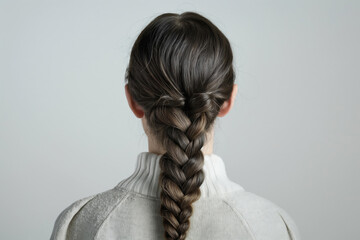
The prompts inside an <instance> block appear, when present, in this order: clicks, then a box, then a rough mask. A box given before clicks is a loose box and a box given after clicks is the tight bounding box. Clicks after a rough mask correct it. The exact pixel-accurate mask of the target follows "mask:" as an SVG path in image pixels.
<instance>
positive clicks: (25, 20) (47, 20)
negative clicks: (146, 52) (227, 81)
mask: <svg viewBox="0 0 360 240" xmlns="http://www.w3.org/2000/svg"><path fill="white" fill-rule="evenodd" d="M188 10H189V11H197V12H198V13H200V14H203V15H204V16H205V17H208V18H209V19H210V20H211V21H213V22H214V23H215V24H216V25H217V26H218V27H219V28H220V29H221V30H222V31H223V32H224V33H225V34H226V35H227V37H228V38H229V40H230V42H231V44H232V47H233V51H234V56H235V59H234V64H235V67H236V74H237V79H236V83H237V84H238V85H239V92H238V95H237V98H236V101H235V105H234V108H233V109H232V111H231V112H230V113H229V114H228V115H227V116H225V117H224V118H220V119H219V122H218V124H217V126H216V132H215V144H214V152H215V153H217V154H218V155H220V156H221V157H222V158H223V159H224V161H225V164H226V168H227V171H228V175H229V177H230V178H231V179H232V180H233V181H235V182H237V183H238V184H240V185H242V186H243V187H244V188H245V189H246V190H248V191H250V192H253V193H256V194H258V195H260V196H263V197H265V198H267V199H269V200H271V201H273V202H274V203H276V204H278V205H279V206H281V207H282V208H284V209H285V210H286V211H287V212H288V213H289V214H290V215H291V216H292V217H293V219H294V220H295V221H296V223H297V225H298V227H299V229H300V233H301V234H302V237H303V239H304V240H305V239H308V240H315V239H317V240H318V239H327V240H338V239H355V238H357V237H358V236H359V234H360V230H359V226H358V225H359V214H360V207H359V202H360V186H359V185H360V184H359V183H360V177H359V174H358V173H359V167H360V166H359V156H360V151H359V141H360V127H359V121H360V113H359V109H360V98H359V90H360V89H359V88H360V83H359V75H360V74H359V54H360V51H359V50H360V47H359V42H360V35H359V29H360V26H359V25H360V17H359V10H360V4H359V1H342V0H341V1H340V0H339V1H182V2H177V3H173V2H172V1H155V2H154V1H133V2H131V3H130V2H128V1H127V2H126V3H125V2H121V1H1V2H0V27H1V32H0V34H1V38H0V43H1V44H0V51H1V54H0V68H1V71H0V80H1V81H0V110H1V112H0V114H1V115H0V160H1V161H0V164H1V165H0V182H1V189H0V192H1V193H0V195H1V204H0V213H1V214H0V225H1V230H0V239H48V238H49V237H50V233H51V231H52V228H53V224H54V221H55V218H56V217H57V216H58V214H59V213H60V212H61V211H62V210H63V209H64V208H65V207H67V206H68V205H70V204H71V203H72V202H74V201H75V200H78V199H80V198H83V197H85V196H89V195H91V194H94V193H98V192H102V191H105V190H107V189H110V188H112V187H114V186H115V185H116V184H117V183H118V182H120V181H121V180H122V179H123V178H125V177H127V176H129V174H130V173H132V171H133V170H134V168H135V158H136V155H137V154H138V153H139V152H141V151H147V138H146V135H145V134H144V132H143V130H142V127H141V122H140V119H137V118H136V117H135V116H134V115H133V113H132V112H131V111H130V109H129V107H128V104H127V102H126V97H125V93H124V73H125V67H126V65H127V61H128V58H129V53H130V48H131V46H132V44H133V41H134V40H135V38H136V37H137V35H138V34H139V32H140V30H141V29H142V28H143V27H145V25H146V24H147V23H148V22H149V21H150V20H152V19H153V18H154V17H155V16H157V15H159V14H161V13H164V12H177V13H180V12H183V11H188Z"/></svg>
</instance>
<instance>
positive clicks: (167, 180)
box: [126, 12, 235, 239]
mask: <svg viewBox="0 0 360 240" xmlns="http://www.w3.org/2000/svg"><path fill="white" fill-rule="evenodd" d="M232 61H233V55H232V50H231V47H230V43H229V41H228V39H227V38H226V37H225V35H224V34H223V33H222V32H221V31H220V30H219V29H218V28H217V27H216V26H215V25H214V24H213V23H212V22H210V20H208V19H207V18H205V17H203V16H201V15H200V14H198V13H195V12H184V13H182V14H175V13H165V14H162V15H159V16H157V17H156V18H155V19H154V20H152V21H151V22H150V23H149V24H148V25H147V26H146V27H145V28H144V29H143V30H142V32H141V33H140V35H139V36H138V38H137V39H136V41H135V43H134V45H133V47H132V50H131V55H130V61H129V65H128V68H127V69H126V81H127V82H128V89H129V93H130V95H131V96H132V98H133V99H134V101H135V102H136V103H137V104H138V105H140V106H141V107H142V109H143V110H144V116H145V118H146V121H147V124H148V126H149V129H150V130H151V134H153V135H154V136H155V138H156V139H157V141H158V142H159V143H160V144H161V145H162V146H163V148H164V149H166V153H165V154H163V155H162V156H161V159H160V167H161V174H160V179H159V184H160V187H161V194H160V199H161V208H160V213H161V216H162V218H163V226H164V230H165V238H166V239H185V237H186V232H187V230H188V229H189V227H190V221H189V219H190V216H191V215H192V212H193V209H192V206H191V204H192V203H193V202H194V201H196V200H198V199H199V198H200V195H201V192H200V185H201V184H202V183H203V181H204V177H205V176H204V172H203V170H202V167H203V164H204V155H203V152H202V151H201V148H202V147H203V145H204V144H205V143H206V138H207V134H206V133H207V132H208V131H209V130H210V128H211V127H213V124H214V121H215V118H216V116H217V115H218V113H219V111H220V108H221V106H222V104H223V103H224V101H226V100H228V99H229V98H230V96H231V92H232V89H233V85H234V79H235V73H234V70H233V66H232Z"/></svg>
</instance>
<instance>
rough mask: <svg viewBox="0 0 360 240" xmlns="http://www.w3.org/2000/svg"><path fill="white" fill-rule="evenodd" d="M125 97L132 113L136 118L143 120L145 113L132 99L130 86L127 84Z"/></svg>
mask: <svg viewBox="0 0 360 240" xmlns="http://www.w3.org/2000/svg"><path fill="white" fill-rule="evenodd" d="M125 95H126V99H127V101H128V104H129V107H130V109H131V111H132V112H133V113H134V114H135V116H136V117H137V118H142V117H143V116H144V114H145V113H144V111H143V109H142V107H141V106H140V105H139V104H137V103H136V102H135V101H134V99H133V98H132V97H131V95H130V92H129V85H128V83H127V84H125Z"/></svg>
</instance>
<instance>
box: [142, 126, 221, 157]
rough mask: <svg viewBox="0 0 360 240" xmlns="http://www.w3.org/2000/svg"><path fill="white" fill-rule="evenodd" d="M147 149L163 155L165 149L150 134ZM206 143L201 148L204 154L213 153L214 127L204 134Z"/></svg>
mask: <svg viewBox="0 0 360 240" xmlns="http://www.w3.org/2000/svg"><path fill="white" fill-rule="evenodd" d="M147 136H148V151H149V152H151V153H155V154H158V155H163V154H165V153H166V150H165V149H164V148H163V147H162V146H161V144H159V143H158V142H157V140H156V139H155V137H154V136H153V135H151V134H148V133H147ZM206 139H207V141H206V143H205V144H204V146H203V147H202V148H201V151H202V152H203V154H204V155H211V154H212V153H213V146H214V128H213V127H211V129H210V130H209V131H208V132H207V134H206Z"/></svg>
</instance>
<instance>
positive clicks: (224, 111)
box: [218, 83, 238, 117]
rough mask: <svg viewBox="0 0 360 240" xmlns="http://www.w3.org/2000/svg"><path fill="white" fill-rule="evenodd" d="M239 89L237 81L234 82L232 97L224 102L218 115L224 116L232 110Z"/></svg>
mask: <svg viewBox="0 0 360 240" xmlns="http://www.w3.org/2000/svg"><path fill="white" fill-rule="evenodd" d="M237 91H238V86H237V84H236V83H234V86H233V90H232V92H231V96H230V98H229V99H228V100H227V101H225V102H224V103H223V105H222V106H221V108H220V111H219V114H218V117H223V116H225V115H226V114H227V113H228V112H229V111H230V109H231V108H232V106H233V105H234V102H235V97H236V94H237Z"/></svg>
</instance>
